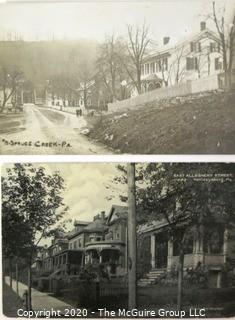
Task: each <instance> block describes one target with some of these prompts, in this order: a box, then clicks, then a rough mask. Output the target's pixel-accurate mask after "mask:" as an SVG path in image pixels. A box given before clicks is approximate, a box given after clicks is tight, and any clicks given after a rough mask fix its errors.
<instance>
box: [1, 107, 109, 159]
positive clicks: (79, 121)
mask: <svg viewBox="0 0 235 320" xmlns="http://www.w3.org/2000/svg"><path fill="white" fill-rule="evenodd" d="M24 110H25V124H24V128H23V129H24V130H22V131H21V132H17V133H8V134H1V140H0V153H1V154H17V155H19V154H110V153H111V151H109V150H108V149H105V148H104V147H103V146H101V145H98V144H95V143H93V142H91V141H89V140H88V138H87V137H86V136H84V135H82V134H81V133H80V130H82V128H84V127H85V125H86V121H85V120H84V119H83V118H82V117H81V118H77V117H76V116H75V115H72V114H66V113H62V112H60V111H51V110H47V109H45V108H38V107H36V106H35V105H28V106H25V107H24ZM53 113H54V114H55V116H54V117H53Z"/></svg>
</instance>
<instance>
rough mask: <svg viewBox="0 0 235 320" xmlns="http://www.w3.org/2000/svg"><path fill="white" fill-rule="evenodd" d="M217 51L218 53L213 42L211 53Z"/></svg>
mask: <svg viewBox="0 0 235 320" xmlns="http://www.w3.org/2000/svg"><path fill="white" fill-rule="evenodd" d="M215 51H216V46H215V42H211V43H210V52H215Z"/></svg>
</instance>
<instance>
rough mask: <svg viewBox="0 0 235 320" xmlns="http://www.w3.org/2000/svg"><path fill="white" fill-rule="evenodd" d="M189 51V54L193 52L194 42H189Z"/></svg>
mask: <svg viewBox="0 0 235 320" xmlns="http://www.w3.org/2000/svg"><path fill="white" fill-rule="evenodd" d="M190 51H191V52H193V51H194V42H190Z"/></svg>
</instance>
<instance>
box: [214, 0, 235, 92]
mask: <svg viewBox="0 0 235 320" xmlns="http://www.w3.org/2000/svg"><path fill="white" fill-rule="evenodd" d="M209 17H210V18H212V20H213V21H214V24H215V27H216V30H217V33H218V35H219V38H220V42H219V44H220V45H221V49H222V56H223V70H224V74H225V86H226V87H230V85H231V74H232V62H233V56H234V37H235V32H234V25H232V24H231V25H228V24H227V23H226V21H225V7H224V8H222V10H219V9H217V8H216V4H215V1H213V2H212V14H211V15H209Z"/></svg>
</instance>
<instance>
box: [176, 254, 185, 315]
mask: <svg viewBox="0 0 235 320" xmlns="http://www.w3.org/2000/svg"><path fill="white" fill-rule="evenodd" d="M183 277H184V250H183V249H180V255H179V269H178V292H177V309H178V310H181V309H182V296H183Z"/></svg>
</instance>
